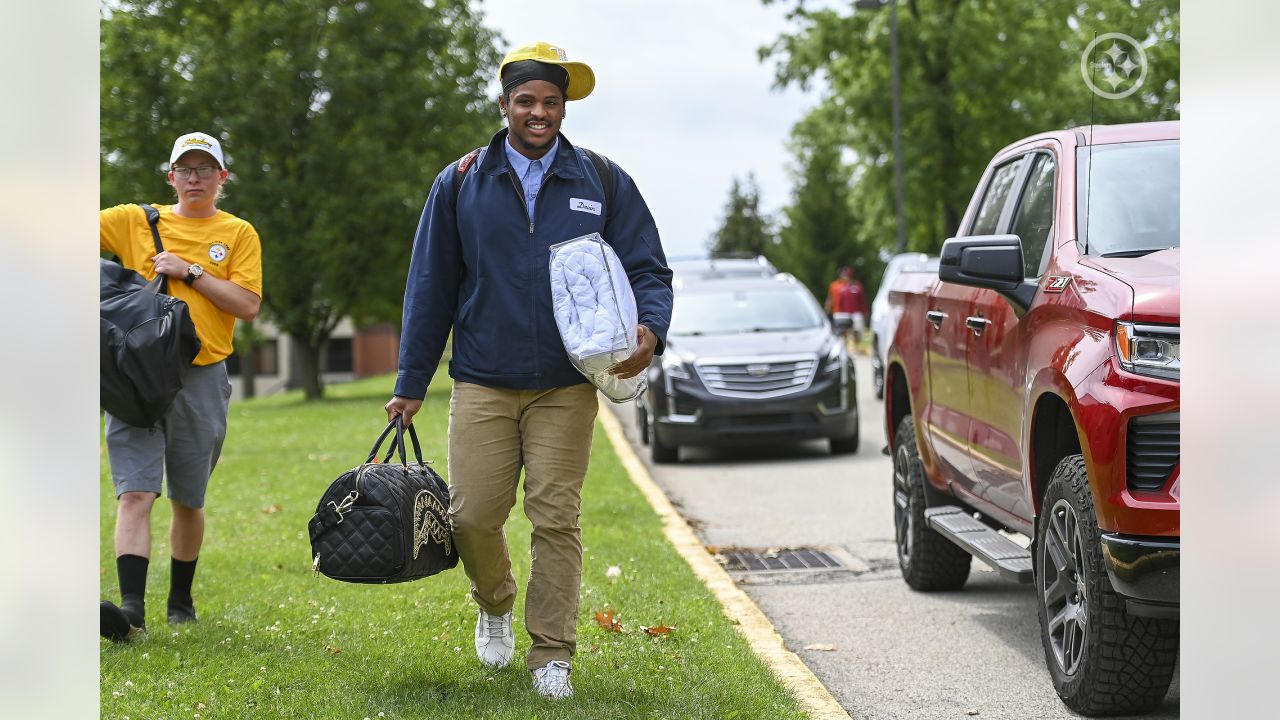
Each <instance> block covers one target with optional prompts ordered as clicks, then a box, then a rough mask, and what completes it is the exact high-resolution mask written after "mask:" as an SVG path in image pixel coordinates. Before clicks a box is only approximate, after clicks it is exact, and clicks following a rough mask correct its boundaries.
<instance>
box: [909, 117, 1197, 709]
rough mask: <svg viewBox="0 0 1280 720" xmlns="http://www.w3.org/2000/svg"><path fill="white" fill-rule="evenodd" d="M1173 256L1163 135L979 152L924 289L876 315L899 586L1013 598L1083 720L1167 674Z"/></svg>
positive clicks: (1169, 151) (1084, 131) (1105, 134)
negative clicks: (1028, 589) (1026, 594)
mask: <svg viewBox="0 0 1280 720" xmlns="http://www.w3.org/2000/svg"><path fill="white" fill-rule="evenodd" d="M1178 247H1179V226H1178V123H1177V122H1161V123H1142V124H1134V125H1117V126H1092V127H1084V128H1077V129H1073V130H1065V131H1060V132H1050V133H1045V134H1041V135H1036V136H1033V137H1029V138H1027V139H1025V140H1020V141H1018V142H1016V143H1014V144H1012V145H1010V146H1008V147H1006V148H1005V149H1003V150H1001V151H1000V152H999V153H998V154H997V155H996V156H995V158H994V159H993V160H992V161H991V163H990V165H988V167H987V169H986V171H985V172H984V173H983V176H982V180H981V182H980V183H979V185H978V188H977V191H976V192H975V193H974V195H973V199H972V200H971V201H970V203H969V207H968V210H967V211H966V212H965V215H964V218H963V220H962V221H961V225H960V232H959V234H958V236H957V237H954V238H951V239H949V240H947V241H946V242H945V243H944V244H943V246H942V253H941V260H940V264H939V268H938V273H937V274H936V275H934V274H931V273H929V274H904V275H901V276H900V277H899V280H898V281H897V282H895V284H894V286H893V288H892V289H891V290H890V293H889V301H890V308H891V312H892V313H894V314H895V315H897V316H898V329H897V332H896V333H895V335H894V337H893V338H892V340H891V345H890V347H889V352H888V357H887V366H886V376H885V387H886V394H885V396H886V399H885V426H886V431H887V437H889V438H891V440H890V447H889V450H890V452H891V454H892V456H893V496H894V520H895V524H896V530H897V545H898V556H899V564H900V565H901V567H902V575H903V577H904V579H905V580H906V582H907V584H908V585H910V586H911V587H912V588H914V589H916V590H953V589H957V588H959V587H960V586H962V585H963V584H964V582H965V580H966V579H967V578H968V575H969V566H970V564H971V559H972V558H971V556H973V557H977V558H978V559H980V560H983V561H985V562H986V563H988V564H989V565H991V566H992V567H993V568H995V569H996V570H997V571H998V572H1000V573H1001V574H1002V575H1004V576H1006V577H1008V578H1010V579H1013V580H1017V581H1021V582H1026V583H1031V584H1033V585H1034V587H1035V592H1036V595H1037V597H1038V599H1039V602H1038V605H1039V615H1040V629H1041V635H1042V640H1043V644H1044V649H1045V657H1046V661H1047V664H1048V668H1049V674H1050V675H1051V677H1052V679H1053V684H1054V687H1055V689H1056V690H1057V692H1058V694H1059V696H1061V698H1062V699H1063V701H1064V702H1065V703H1066V704H1067V706H1068V707H1070V708H1071V709H1073V710H1075V711H1077V712H1080V713H1084V714H1089V715H1093V714H1114V713H1123V712H1142V711H1146V710H1150V709H1151V708H1153V707H1154V706H1156V705H1157V704H1159V703H1160V701H1161V700H1162V699H1163V698H1164V696H1165V694H1166V693H1167V691H1168V688H1169V684H1170V682H1171V680H1172V677H1173V673H1174V668H1175V664H1176V662H1177V658H1178V629H1179V628H1178V626H1179V623H1178V607H1179V603H1178V594H1179V593H1178V585H1179V577H1178V575H1179V509H1180V492H1179V483H1180V477H1179V467H1180V464H1181V463H1180V459H1179V458H1180V456H1179V431H1178V427H1179V416H1178V408H1179V392H1178V388H1179V372H1180V366H1181V360H1180V352H1179V307H1178V297H1179V289H1178V288H1179V282H1178V274H1179V264H1180V262H1179V257H1180V251H1179V249H1178ZM1019 535H1021V536H1025V537H1027V538H1030V543H1029V547H1026V545H1027V543H1026V542H1022V543H1019V542H1015V539H1016V538H1017V537H1018V536H1019Z"/></svg>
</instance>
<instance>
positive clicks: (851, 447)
mask: <svg viewBox="0 0 1280 720" xmlns="http://www.w3.org/2000/svg"><path fill="white" fill-rule="evenodd" d="M829 440H830V443H831V454H832V455H852V454H854V453H856V452H858V443H859V442H860V440H861V438H860V437H859V432H858V428H857V427H856V426H855V427H854V429H853V434H852V435H850V436H849V437H847V438H830V439H829Z"/></svg>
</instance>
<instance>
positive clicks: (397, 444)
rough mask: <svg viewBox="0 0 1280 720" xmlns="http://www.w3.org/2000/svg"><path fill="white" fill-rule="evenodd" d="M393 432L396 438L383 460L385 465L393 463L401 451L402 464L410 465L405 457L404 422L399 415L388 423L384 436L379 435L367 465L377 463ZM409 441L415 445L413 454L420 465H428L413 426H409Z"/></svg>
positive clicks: (370, 452)
mask: <svg viewBox="0 0 1280 720" xmlns="http://www.w3.org/2000/svg"><path fill="white" fill-rule="evenodd" d="M392 430H395V437H394V438H393V439H392V440H391V447H389V448H387V454H386V457H384V458H382V462H383V463H384V464H385V463H389V462H391V458H392V456H394V455H395V454H396V452H397V451H399V454H400V464H401V465H408V464H409V461H408V458H407V457H405V447H404V422H403V420H402V416H401V415H399V414H397V415H396V416H395V417H394V418H392V419H391V422H389V423H387V427H386V428H384V429H383V431H382V434H381V435H379V436H378V439H377V441H376V442H374V443H373V449H372V450H370V451H369V457H367V458H365V460H364V461H365V462H366V463H371V462H374V461H375V458H377V457H378V450H379V449H380V448H381V447H382V443H383V441H384V440H386V439H387V436H388V435H390V434H391V431H392ZM409 441H410V442H412V443H413V454H414V457H415V458H417V460H418V464H419V465H426V463H425V462H424V461H423V460H422V444H421V443H419V442H418V431H417V429H416V428H414V427H413V425H409Z"/></svg>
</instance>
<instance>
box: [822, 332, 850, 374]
mask: <svg viewBox="0 0 1280 720" xmlns="http://www.w3.org/2000/svg"><path fill="white" fill-rule="evenodd" d="M844 352H845V349H844V341H843V340H839V341H836V342H833V343H831V349H830V350H828V351H827V359H826V360H824V361H823V363H822V372H827V373H833V372H838V371H839V370H840V368H841V366H843V365H844V358H845V355H844Z"/></svg>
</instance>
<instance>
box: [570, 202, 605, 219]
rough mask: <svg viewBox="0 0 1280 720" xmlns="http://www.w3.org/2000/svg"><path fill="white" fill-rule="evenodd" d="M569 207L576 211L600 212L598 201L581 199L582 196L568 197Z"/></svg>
mask: <svg viewBox="0 0 1280 720" xmlns="http://www.w3.org/2000/svg"><path fill="white" fill-rule="evenodd" d="M569 209H570V210H577V211H578V212H585V213H591V214H592V215H599V214H600V203H598V202H596V201H595V200H583V199H582V198H569Z"/></svg>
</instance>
